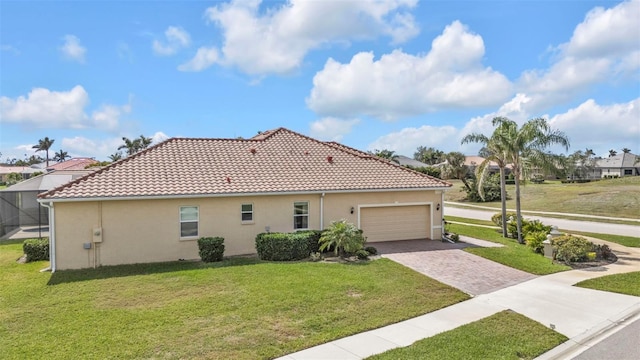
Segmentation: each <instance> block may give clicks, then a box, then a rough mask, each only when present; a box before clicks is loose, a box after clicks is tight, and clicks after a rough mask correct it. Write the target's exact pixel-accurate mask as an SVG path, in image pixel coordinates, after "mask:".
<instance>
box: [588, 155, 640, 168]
mask: <svg viewBox="0 0 640 360" xmlns="http://www.w3.org/2000/svg"><path fill="white" fill-rule="evenodd" d="M596 167H599V168H616V169H621V168H632V167H640V164H638V163H637V159H636V155H634V154H632V153H622V154H618V155H615V156H610V157H606V158H604V159H599V160H597V162H596Z"/></svg>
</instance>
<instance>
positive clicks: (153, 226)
mask: <svg viewBox="0 0 640 360" xmlns="http://www.w3.org/2000/svg"><path fill="white" fill-rule="evenodd" d="M305 201H306V202H308V203H309V215H308V222H309V227H308V228H309V229H320V228H321V221H322V222H323V224H322V225H323V227H325V228H326V227H328V226H329V224H330V222H331V221H333V220H340V219H343V218H344V219H347V220H348V221H349V222H352V223H354V224H357V223H358V211H359V207H360V206H363V205H372V204H395V203H413V202H422V203H432V204H433V206H431V207H430V209H432V211H433V223H434V228H433V234H434V238H436V239H439V238H440V236H441V230H440V228H439V224H440V221H439V220H440V219H441V218H442V212H441V211H442V208H440V210H439V211H436V204H438V203H440V202H441V193H439V192H438V193H436V192H435V191H407V192H371V193H340V194H325V196H324V198H322V196H321V195H320V194H308V195H270V196H251V197H245V196H234V197H212V198H190V199H187V198H185V199H168V200H114V201H102V202H56V203H55V204H54V207H55V243H56V267H57V270H63V269H75V268H87V267H94V266H104V265H118V264H130V263H146V262H159V261H176V260H179V259H187V260H189V259H197V258H198V247H197V240H196V239H197V238H198V237H202V236H222V237H224V238H225V256H233V255H243V254H253V253H255V236H256V235H257V234H258V233H261V232H265V231H267V229H268V230H269V231H271V232H290V231H294V228H293V226H294V221H293V204H294V202H305ZM321 202H323V204H324V212H323V213H324V216H321V212H320V207H321ZM242 204H253V220H252V221H250V222H247V221H245V222H243V221H242V219H241V205H242ZM181 206H197V207H198V209H199V220H198V236H197V237H192V238H188V239H183V238H181V237H180V207H181ZM352 207H353V208H354V213H353V214H351V208H352ZM321 217H322V219H321ZM95 228H101V229H102V242H98V243H94V242H93V239H94V236H93V233H94V229H95ZM84 243H91V244H92V245H91V248H90V249H85V248H84V246H83V244H84Z"/></svg>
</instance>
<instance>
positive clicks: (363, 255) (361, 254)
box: [356, 249, 370, 260]
mask: <svg viewBox="0 0 640 360" xmlns="http://www.w3.org/2000/svg"><path fill="white" fill-rule="evenodd" d="M369 255H370V254H369V252H368V251H367V250H365V249H360V250H358V251H356V256H357V257H358V259H360V260H367V259H368V258H369Z"/></svg>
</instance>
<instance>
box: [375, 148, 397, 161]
mask: <svg viewBox="0 0 640 360" xmlns="http://www.w3.org/2000/svg"><path fill="white" fill-rule="evenodd" d="M372 154H373V155H375V156H377V157H379V158H383V159H387V160H389V161H392V162H394V163H396V164H399V163H400V161H398V155H397V154H396V152H395V151H393V150H387V149H382V150H378V149H376V150H373V153H372Z"/></svg>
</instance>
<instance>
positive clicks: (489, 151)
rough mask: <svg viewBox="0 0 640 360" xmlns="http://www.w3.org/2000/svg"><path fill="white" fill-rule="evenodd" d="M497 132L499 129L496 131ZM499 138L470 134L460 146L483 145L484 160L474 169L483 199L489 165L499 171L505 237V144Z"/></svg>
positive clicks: (505, 233) (494, 135) (479, 192)
mask: <svg viewBox="0 0 640 360" xmlns="http://www.w3.org/2000/svg"><path fill="white" fill-rule="evenodd" d="M496 131H499V129H496ZM500 140H501V139H500V137H499V136H498V135H496V132H494V134H493V135H492V136H491V138H488V137H486V136H484V135H483V134H479V133H472V134H469V135H467V136H465V137H464V138H462V141H461V144H466V143H470V142H475V143H481V144H483V148H482V149H483V152H482V154H483V155H484V156H483V157H484V158H485V160H484V161H483V162H482V163H481V164H480V165H479V166H478V167H477V168H476V178H477V179H478V181H477V183H478V194H480V197H482V198H483V199H484V186H483V185H484V181H485V180H486V179H487V177H488V174H489V171H488V169H489V164H490V163H491V162H492V161H493V162H495V163H496V164H497V165H498V168H499V169H500V200H501V202H502V236H503V237H507V185H506V181H505V169H506V167H507V153H506V148H507V146H506V144H501V143H500V142H499V141H500Z"/></svg>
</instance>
